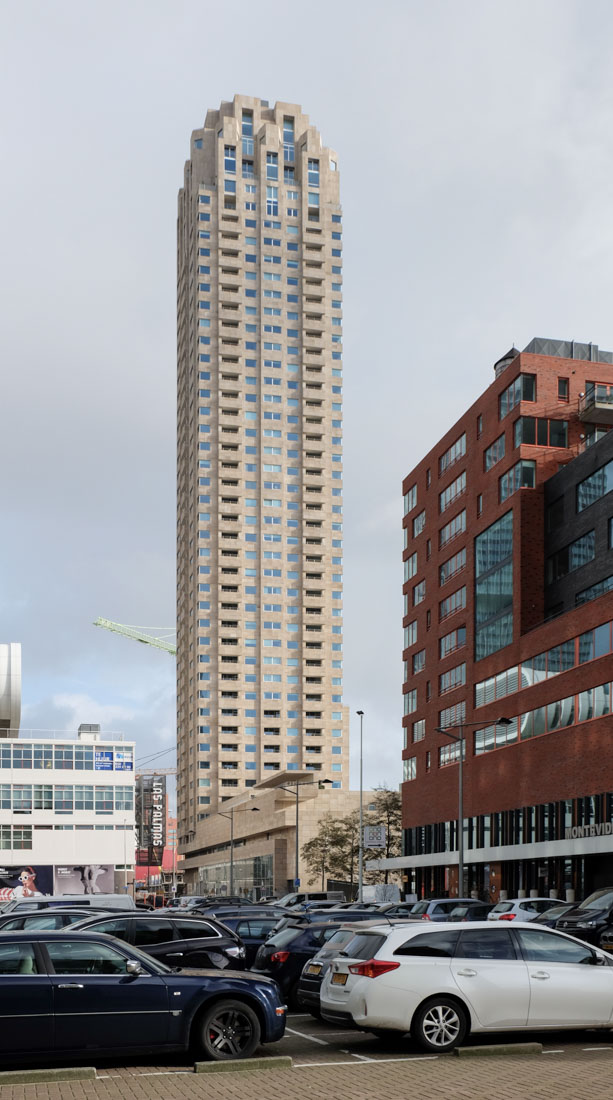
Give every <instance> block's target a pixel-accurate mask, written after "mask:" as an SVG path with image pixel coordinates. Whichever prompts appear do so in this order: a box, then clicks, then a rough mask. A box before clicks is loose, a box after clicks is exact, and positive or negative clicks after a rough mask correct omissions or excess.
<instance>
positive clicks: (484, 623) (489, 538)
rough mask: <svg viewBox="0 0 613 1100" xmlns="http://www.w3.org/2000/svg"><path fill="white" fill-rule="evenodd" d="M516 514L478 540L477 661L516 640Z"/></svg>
mask: <svg viewBox="0 0 613 1100" xmlns="http://www.w3.org/2000/svg"><path fill="white" fill-rule="evenodd" d="M512 554H513V513H512V512H507V513H506V515H504V516H501V518H500V519H499V520H497V521H496V523H493V524H492V525H491V526H490V527H488V528H487V530H486V531H483V533H482V534H481V535H478V536H477V538H476V539H475V623H476V629H475V659H476V660H481V659H482V658H483V657H487V656H488V655H489V654H490V653H495V652H496V651H497V650H499V649H502V648H503V646H505V645H508V644H509V642H511V641H512V639H513V612H512V607H513V560H512Z"/></svg>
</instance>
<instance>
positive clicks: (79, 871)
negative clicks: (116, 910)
mask: <svg viewBox="0 0 613 1100" xmlns="http://www.w3.org/2000/svg"><path fill="white" fill-rule="evenodd" d="M53 892H54V893H55V894H113V893H114V892H115V868H114V865H113V864H112V863H110V864H109V863H104V864H101V863H83V864H81V865H80V866H78V867H76V866H71V865H70V864H68V865H67V866H64V867H61V866H59V865H58V866H56V868H55V875H54V891H53Z"/></svg>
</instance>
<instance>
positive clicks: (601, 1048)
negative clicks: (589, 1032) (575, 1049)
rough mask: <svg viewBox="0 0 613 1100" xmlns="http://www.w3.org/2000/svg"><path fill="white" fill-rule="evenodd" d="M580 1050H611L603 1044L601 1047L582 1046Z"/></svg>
mask: <svg viewBox="0 0 613 1100" xmlns="http://www.w3.org/2000/svg"><path fill="white" fill-rule="evenodd" d="M581 1049H582V1050H608V1051H610V1050H611V1047H606V1046H604V1044H603V1045H602V1046H601V1047H582V1048H581Z"/></svg>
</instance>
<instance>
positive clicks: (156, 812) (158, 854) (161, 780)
mask: <svg viewBox="0 0 613 1100" xmlns="http://www.w3.org/2000/svg"><path fill="white" fill-rule="evenodd" d="M136 829H137V834H138V849H139V851H138V855H137V864H138V866H143V865H144V866H147V865H151V866H155V865H160V864H161V863H162V859H163V856H164V846H165V844H166V776H165V775H140V776H137V780H136Z"/></svg>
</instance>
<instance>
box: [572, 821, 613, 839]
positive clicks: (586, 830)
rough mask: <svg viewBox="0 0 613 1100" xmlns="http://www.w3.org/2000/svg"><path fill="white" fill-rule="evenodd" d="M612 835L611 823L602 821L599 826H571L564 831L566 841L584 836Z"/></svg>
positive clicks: (612, 824) (612, 825) (612, 827)
mask: <svg viewBox="0 0 613 1100" xmlns="http://www.w3.org/2000/svg"><path fill="white" fill-rule="evenodd" d="M612 833H613V821H604V822H601V823H600V825H572V826H571V827H570V828H568V829H566V831H565V833H564V838H565V839H566V840H577V839H579V837H585V836H611V834H612Z"/></svg>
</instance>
